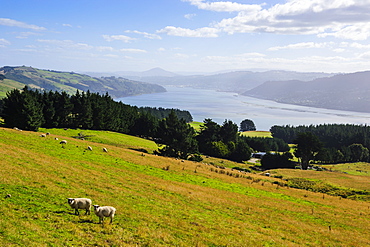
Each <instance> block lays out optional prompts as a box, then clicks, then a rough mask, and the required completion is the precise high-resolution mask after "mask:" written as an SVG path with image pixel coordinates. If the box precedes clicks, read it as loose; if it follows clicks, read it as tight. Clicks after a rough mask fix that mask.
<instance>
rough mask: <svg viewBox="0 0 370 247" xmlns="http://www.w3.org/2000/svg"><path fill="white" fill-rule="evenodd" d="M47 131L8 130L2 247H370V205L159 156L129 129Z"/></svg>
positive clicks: (3, 136) (0, 184)
mask: <svg viewBox="0 0 370 247" xmlns="http://www.w3.org/2000/svg"><path fill="white" fill-rule="evenodd" d="M48 131H50V133H51V135H49V136H46V137H40V134H41V133H40V132H39V133H36V132H27V131H17V130H13V129H4V128H0V158H1V168H2V174H1V175H0V191H1V197H0V207H1V211H0V214H1V220H0V246H369V245H370V239H369V235H368V233H369V231H370V220H369V219H370V204H369V203H366V202H360V201H354V200H347V199H340V198H339V197H331V196H325V198H323V196H322V194H315V193H311V192H307V191H304V190H296V189H291V188H290V189H288V188H286V187H280V186H277V185H275V184H272V183H268V182H264V180H263V179H264V177H262V176H260V175H254V174H241V173H234V172H232V171H231V170H230V169H229V170H227V172H226V173H225V170H222V169H218V168H215V167H213V166H210V165H206V164H202V163H193V162H188V161H184V162H182V161H181V160H175V159H171V158H165V157H159V156H154V155H152V154H150V149H151V148H152V146H151V145H153V144H150V145H149V144H148V143H146V141H145V140H144V142H143V143H144V144H142V143H141V141H139V140H138V139H136V138H133V137H129V136H126V135H120V134H116V133H111V132H97V131H95V132H90V131H89V132H88V131H84V132H85V133H84V134H85V135H94V137H91V139H87V140H79V139H75V138H72V137H71V136H76V134H78V133H80V132H81V131H80V130H54V129H53V130H48ZM75 132H76V133H75ZM55 137H57V138H59V140H55V139H54V138H55ZM93 138H94V139H93ZM130 138H132V139H131V140H130V141H129V139H130ZM61 139H65V140H67V142H68V143H67V144H66V145H65V146H64V147H62V146H61V144H59V141H60V140H61ZM93 140H95V141H97V142H93ZM130 142H133V143H134V144H133V145H130ZM139 143H140V144H139ZM140 145H143V146H140ZM87 146H91V147H92V148H93V151H88V150H87ZM139 146H140V147H141V148H143V149H146V150H148V151H149V154H144V155H143V152H141V151H136V150H139V149H140V148H138V147H139ZM103 147H106V148H107V149H108V152H107V153H105V152H103V151H102V148H103ZM216 171H217V172H216ZM221 171H223V172H221ZM7 194H10V195H11V197H9V198H5V196H6V195H7ZM67 197H88V198H91V199H92V200H93V204H99V205H111V206H114V207H116V208H117V215H116V217H115V219H114V222H113V224H112V225H110V224H109V223H108V222H105V224H103V225H100V224H98V218H97V216H95V215H94V214H92V215H87V216H85V215H84V214H83V213H82V214H81V216H75V215H73V210H72V209H71V208H69V206H68V205H67V203H66V202H67V199H66V198H67Z"/></svg>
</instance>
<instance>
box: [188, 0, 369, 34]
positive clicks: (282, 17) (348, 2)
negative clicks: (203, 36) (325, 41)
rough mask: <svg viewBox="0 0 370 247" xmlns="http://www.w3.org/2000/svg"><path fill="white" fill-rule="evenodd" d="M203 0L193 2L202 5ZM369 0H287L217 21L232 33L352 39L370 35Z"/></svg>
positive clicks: (217, 26)
mask: <svg viewBox="0 0 370 247" xmlns="http://www.w3.org/2000/svg"><path fill="white" fill-rule="evenodd" d="M202 2H203V1H195V0H194V1H193V2H192V4H195V3H198V4H201V3H202ZM369 13H370V0H361V1H355V0H288V1H287V2H286V3H283V4H276V5H274V6H272V7H271V8H268V9H260V10H258V11H254V12H249V13H246V12H243V11H239V13H238V15H237V16H236V17H233V18H228V19H224V20H222V21H220V22H219V23H217V24H215V25H214V27H215V28H220V29H222V30H223V31H224V32H227V33H229V34H233V33H252V32H256V33H278V34H316V35H318V36H319V37H327V36H334V37H336V38H345V39H353V40H363V39H366V38H368V37H370V24H369V21H370V14H369Z"/></svg>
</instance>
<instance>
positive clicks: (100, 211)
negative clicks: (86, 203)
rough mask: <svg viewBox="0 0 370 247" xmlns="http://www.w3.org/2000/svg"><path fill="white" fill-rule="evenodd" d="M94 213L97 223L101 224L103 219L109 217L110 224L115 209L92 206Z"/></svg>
mask: <svg viewBox="0 0 370 247" xmlns="http://www.w3.org/2000/svg"><path fill="white" fill-rule="evenodd" d="M94 212H95V214H96V216H98V217H99V223H103V221H104V217H110V223H112V222H113V218H114V214H115V213H116V209H115V208H114V207H111V206H103V207H101V206H99V205H94Z"/></svg>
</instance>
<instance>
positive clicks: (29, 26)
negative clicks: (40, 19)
mask: <svg viewBox="0 0 370 247" xmlns="http://www.w3.org/2000/svg"><path fill="white" fill-rule="evenodd" d="M0 25H3V26H9V27H19V28H27V29H33V30H35V31H43V30H46V28H44V27H39V26H36V25H32V24H27V23H24V22H21V21H16V20H12V19H8V18H0Z"/></svg>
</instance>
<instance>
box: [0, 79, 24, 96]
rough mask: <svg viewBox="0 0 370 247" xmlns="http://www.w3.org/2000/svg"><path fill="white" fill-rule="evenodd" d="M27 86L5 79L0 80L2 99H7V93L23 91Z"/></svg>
mask: <svg viewBox="0 0 370 247" xmlns="http://www.w3.org/2000/svg"><path fill="white" fill-rule="evenodd" d="M24 85H25V84H23V83H19V82H17V81H13V80H9V79H4V80H0V99H1V98H4V97H6V93H7V92H8V91H11V90H13V89H15V88H17V89H22V88H23V87H24Z"/></svg>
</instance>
